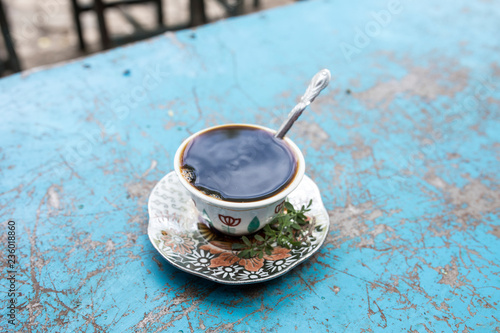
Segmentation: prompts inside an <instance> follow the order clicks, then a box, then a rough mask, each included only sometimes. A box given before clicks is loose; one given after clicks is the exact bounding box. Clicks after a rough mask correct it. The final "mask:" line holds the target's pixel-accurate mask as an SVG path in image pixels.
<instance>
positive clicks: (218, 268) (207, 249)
mask: <svg viewBox="0 0 500 333" xmlns="http://www.w3.org/2000/svg"><path fill="white" fill-rule="evenodd" d="M288 199H289V201H290V202H291V203H292V204H293V205H294V206H295V207H300V206H301V205H307V203H308V202H309V200H310V199H312V200H313V203H312V206H311V211H310V212H309V213H308V215H309V216H310V217H312V218H314V219H315V224H316V228H315V229H314V231H313V232H312V234H311V236H310V237H309V238H310V245H306V244H305V243H304V245H303V246H302V247H300V248H298V249H286V248H282V247H278V246H277V247H275V248H274V250H273V252H272V253H271V254H270V255H265V256H264V257H263V258H261V259H259V258H258V257H254V258H250V259H242V258H240V257H238V251H234V250H232V244H233V243H242V241H241V238H239V237H230V236H226V235H223V234H221V233H219V232H217V231H212V229H210V227H209V226H208V225H206V222H205V220H204V219H203V217H201V216H200V215H199V214H198V211H197V210H196V207H195V206H194V203H193V201H192V200H191V198H190V197H189V195H188V193H187V192H186V191H185V189H184V188H183V187H182V185H181V184H180V182H179V181H178V180H177V176H176V175H175V173H174V172H171V173H169V174H167V175H166V176H165V177H164V178H163V179H162V180H160V181H159V182H158V184H157V185H156V186H155V188H154V189H153V191H152V193H151V195H150V197H149V203H148V210H149V225H148V235H149V239H150V240H151V243H153V245H154V246H155V248H156V249H157V250H158V252H160V254H161V255H162V256H163V257H164V258H165V259H166V260H167V261H168V262H170V263H171V264H172V265H174V266H175V267H177V268H179V269H181V270H183V271H186V272H188V273H191V274H194V275H198V276H201V277H203V278H206V279H209V280H212V281H216V282H219V283H224V284H250V283H257V282H263V281H267V280H271V279H274V278H276V277H278V276H280V275H283V274H285V273H286V272H288V271H289V270H291V269H292V268H293V267H295V266H297V265H298V264H299V263H301V262H302V261H304V260H306V259H307V258H308V257H310V256H311V255H312V254H313V253H314V252H316V251H317V250H318V249H319V247H320V246H321V244H322V243H323V241H324V240H325V238H326V235H327V234H328V227H329V219H328V213H327V212H326V209H325V208H324V206H323V203H322V201H321V196H320V193H319V190H318V187H317V186H316V184H314V182H313V181H312V180H311V179H310V178H309V177H307V176H304V178H303V180H302V182H301V183H300V185H299V187H298V188H297V189H296V190H295V191H293V192H292V193H291V194H290V195H289V196H288ZM261 232H262V231H261Z"/></svg>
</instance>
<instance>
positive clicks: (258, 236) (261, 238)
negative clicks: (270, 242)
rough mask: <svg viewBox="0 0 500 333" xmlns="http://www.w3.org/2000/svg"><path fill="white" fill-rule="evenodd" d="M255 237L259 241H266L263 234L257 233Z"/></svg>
mask: <svg viewBox="0 0 500 333" xmlns="http://www.w3.org/2000/svg"><path fill="white" fill-rule="evenodd" d="M255 239H256V240H258V241H259V242H263V241H264V238H263V237H262V236H261V235H255Z"/></svg>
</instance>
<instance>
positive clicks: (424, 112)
mask: <svg viewBox="0 0 500 333" xmlns="http://www.w3.org/2000/svg"><path fill="white" fill-rule="evenodd" d="M499 31H500V5H499V3H498V1H464V0H458V1H457V0H453V1H451V0H449V1H448V0H447V1H439V2H435V1H430V0H429V1H401V2H397V1H358V2H356V3H352V2H349V1H309V2H301V3H297V4H294V5H291V6H288V7H282V8H278V9H275V10H270V11H266V12H260V13H257V14H254V15H250V16H246V17H240V18H236V19H231V20H227V21H221V22H217V23H215V24H211V25H208V26H205V27H202V28H199V29H197V30H189V31H181V32H179V33H175V34H172V33H170V34H166V35H162V36H159V37H157V38H154V39H151V40H148V41H145V42H141V43H137V44H134V45H131V46H127V47H123V48H118V49H115V50H111V51H109V52H106V53H102V54H98V55H94V56H90V57H88V58H83V59H79V60H76V61H74V62H72V63H68V64H63V65H59V66H55V67H53V68H49V69H43V70H38V71H33V72H27V73H21V74H20V75H14V76H11V77H7V78H4V79H2V80H0V112H1V121H0V129H1V139H0V140H1V151H0V168H1V185H0V186H1V190H0V192H1V194H0V199H1V206H0V209H1V211H0V214H1V219H2V221H3V222H2V233H1V235H2V236H1V237H2V238H1V243H2V247H1V248H2V255H3V256H4V257H5V258H6V244H7V221H8V220H13V221H15V223H16V244H17V250H16V251H17V252H16V255H17V263H16V265H15V267H14V269H15V272H16V273H15V276H16V280H15V288H16V295H15V298H16V300H17V303H16V305H17V307H16V311H15V316H16V317H15V322H14V324H10V323H8V322H7V319H8V318H7V317H6V316H5V314H6V313H7V310H6V307H7V305H8V304H9V303H8V302H10V298H9V297H7V290H8V288H9V283H7V280H6V279H7V275H8V273H7V271H8V267H7V266H6V265H7V264H6V260H3V259H2V268H3V270H2V275H1V281H2V282H1V287H2V288H3V289H2V290H1V293H2V298H1V306H2V319H1V327H2V330H3V329H5V328H7V329H14V330H17V331H20V332H93V331H94V332H102V331H106V332H107V331H109V332H197V331H206V332H232V331H237V332H260V331H262V332H292V331H298V332H343V331H346V332H361V331H370V332H371V331H387V332H426V331H427V332H434V331H435V332H452V331H453V332H472V331H474V332H498V331H499V330H500V328H499V327H500V310H499V309H500V304H499V301H500V273H499V272H500V254H499V253H500V223H499V208H500V195H499V171H500V163H499V155H500V154H499V150H500V126H499V108H500V57H499V54H500V38H499V35H498V32H499ZM324 67H326V68H329V69H331V71H332V75H333V80H332V82H331V85H330V87H329V88H328V89H327V90H326V91H325V92H324V93H323V94H322V95H321V96H320V97H319V98H318V99H317V100H316V101H315V103H314V104H313V105H312V107H311V108H310V109H308V110H307V111H306V112H305V113H304V114H303V115H302V117H301V119H300V121H299V123H297V124H296V126H295V127H294V128H293V129H292V131H291V132H290V134H289V135H290V137H291V138H292V139H293V140H294V141H295V142H296V143H297V144H298V145H299V146H300V147H301V149H302V150H303V152H304V154H305V157H306V161H307V171H306V174H308V175H309V176H310V177H311V178H312V179H313V180H314V181H315V182H316V183H317V184H318V186H319V188H320V190H321V194H322V198H323V200H324V203H325V207H326V209H327V210H328V212H329V216H330V221H331V222H330V233H329V235H328V237H327V239H326V242H325V244H324V246H323V247H322V248H321V249H320V250H319V251H318V252H317V253H316V254H315V255H314V256H313V257H312V258H310V260H308V261H306V262H304V263H303V264H301V265H299V266H298V267H296V268H295V269H293V270H292V271H291V272H289V273H288V274H286V275H284V276H281V277H280V278H277V279H275V280H272V281H269V282H266V283H261V284H255V285H248V286H240V287H238V286H236V287H235V286H226V285H221V284H217V283H214V282H211V281H208V280H204V279H202V278H199V277H196V276H192V275H190V274H187V273H184V272H182V271H180V270H178V269H176V268H174V267H173V266H171V265H170V264H168V263H167V262H166V261H165V260H164V259H163V258H162V257H161V255H160V254H159V253H157V251H156V250H155V249H154V248H153V246H152V245H151V243H150V241H149V239H148V236H147V234H146V229H147V223H148V216H147V200H148V196H149V194H150V192H151V189H152V188H153V186H154V185H155V184H156V183H157V182H158V181H159V180H160V179H161V178H162V177H163V176H164V175H165V174H167V173H168V172H170V171H171V170H172V167H173V157H174V153H175V151H176V148H177V147H178V145H179V144H180V143H181V141H182V140H183V139H185V138H186V137H187V136H188V135H189V134H191V133H194V132H196V131H198V130H200V129H203V128H205V127H207V126H212V125H216V124H225V123H253V124H260V125H266V126H269V127H274V128H277V127H278V125H279V124H280V122H281V121H282V120H283V119H284V118H285V116H286V114H287V113H288V111H289V110H290V108H291V107H292V106H293V105H294V103H295V102H297V100H298V97H299V96H300V95H301V94H302V93H303V91H304V89H305V87H306V85H307V83H308V81H309V80H310V78H311V77H312V75H313V74H314V73H316V72H317V71H318V70H319V69H321V68H324Z"/></svg>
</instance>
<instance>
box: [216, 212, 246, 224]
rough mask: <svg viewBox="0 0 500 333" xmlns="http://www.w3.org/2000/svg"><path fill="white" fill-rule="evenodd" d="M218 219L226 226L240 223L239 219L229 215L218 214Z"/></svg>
mask: <svg viewBox="0 0 500 333" xmlns="http://www.w3.org/2000/svg"><path fill="white" fill-rule="evenodd" d="M219 220H220V221H221V222H222V224H225V225H227V226H228V227H236V226H237V225H239V224H240V223H241V219H237V218H234V217H231V216H224V215H222V214H219Z"/></svg>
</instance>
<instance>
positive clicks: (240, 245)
mask: <svg viewBox="0 0 500 333" xmlns="http://www.w3.org/2000/svg"><path fill="white" fill-rule="evenodd" d="M232 248H233V250H239V249H244V248H246V245H245V244H240V243H234V244H233V245H232Z"/></svg>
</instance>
